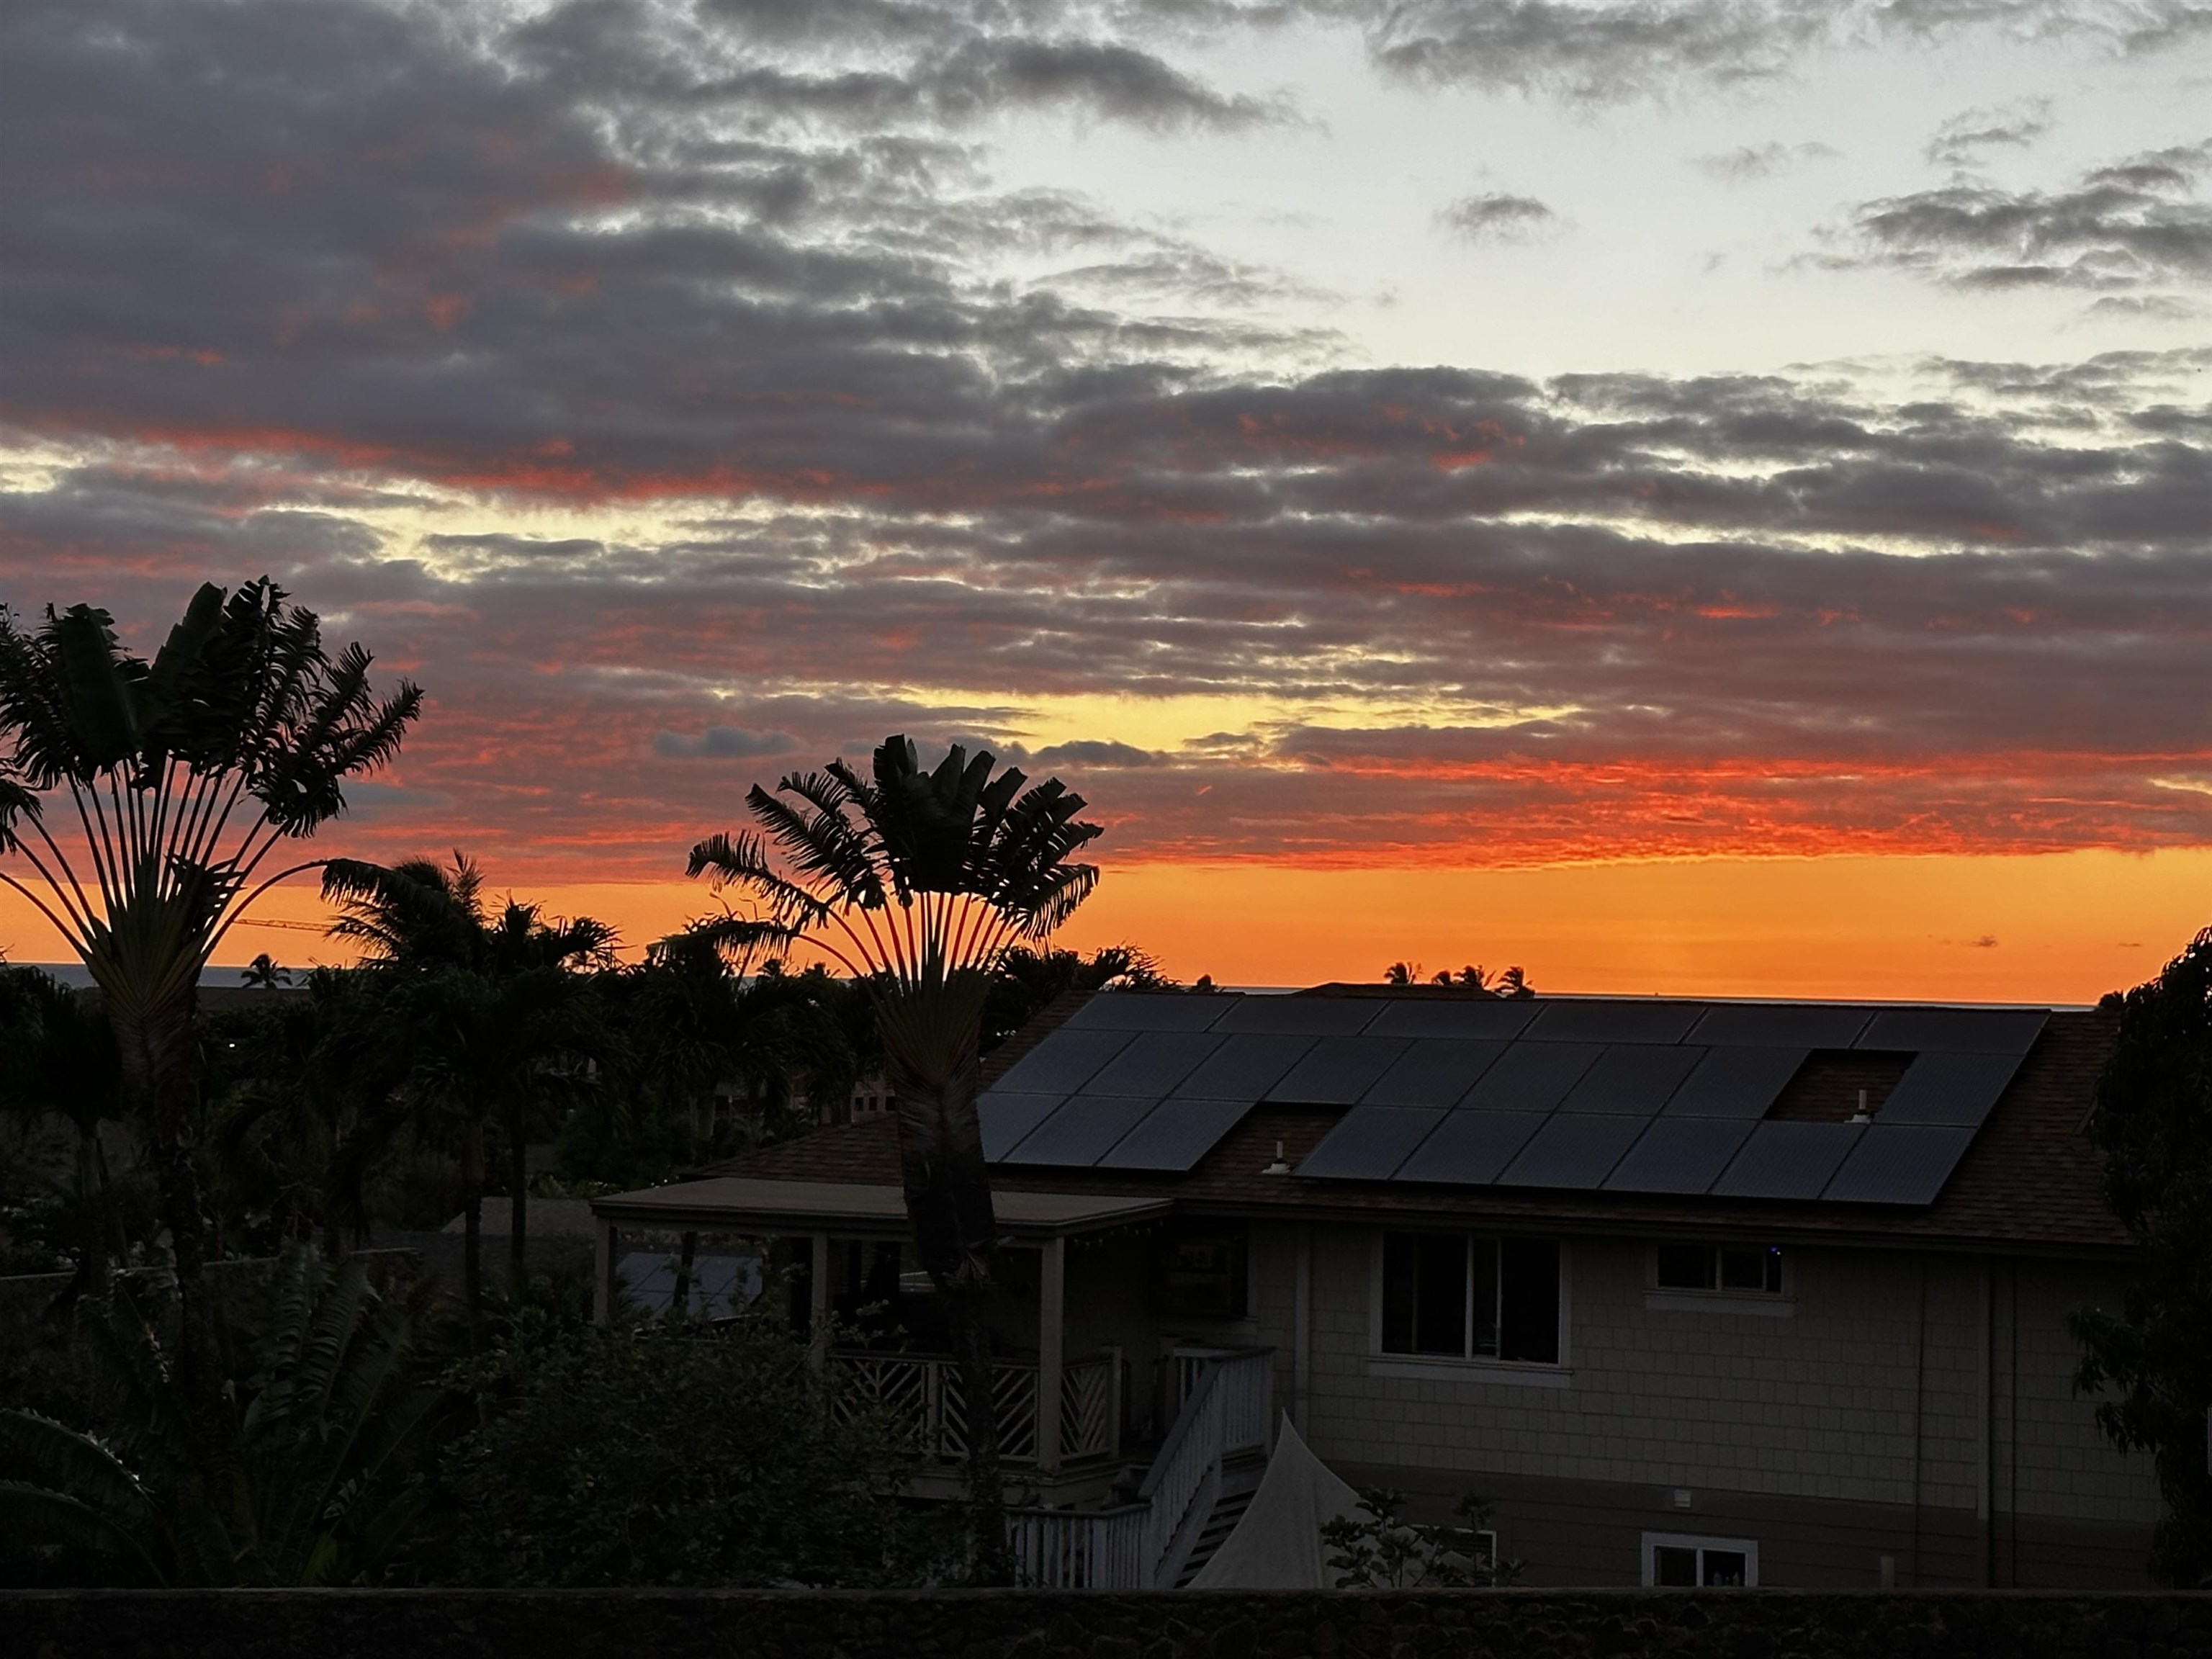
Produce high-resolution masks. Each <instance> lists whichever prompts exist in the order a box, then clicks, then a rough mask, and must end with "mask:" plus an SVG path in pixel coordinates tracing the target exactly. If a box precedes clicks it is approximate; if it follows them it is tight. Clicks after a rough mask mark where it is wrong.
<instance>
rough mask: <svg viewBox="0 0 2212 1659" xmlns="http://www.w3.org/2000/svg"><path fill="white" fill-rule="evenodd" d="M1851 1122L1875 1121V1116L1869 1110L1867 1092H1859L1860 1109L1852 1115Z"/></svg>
mask: <svg viewBox="0 0 2212 1659" xmlns="http://www.w3.org/2000/svg"><path fill="white" fill-rule="evenodd" d="M1851 1121H1852V1122H1854V1123H1871V1122H1873V1121H1874V1114H1873V1113H1871V1112H1869V1111H1868V1110H1867V1103H1866V1091H1865V1090H1863V1089H1862V1090H1860V1091H1859V1109H1858V1110H1857V1111H1856V1112H1853V1113H1852V1114H1851Z"/></svg>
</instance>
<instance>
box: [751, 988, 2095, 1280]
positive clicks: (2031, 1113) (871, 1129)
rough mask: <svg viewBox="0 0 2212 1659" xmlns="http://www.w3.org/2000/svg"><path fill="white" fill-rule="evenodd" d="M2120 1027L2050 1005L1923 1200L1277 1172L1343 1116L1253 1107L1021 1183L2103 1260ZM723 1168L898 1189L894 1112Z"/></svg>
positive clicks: (1318, 1213) (1372, 1215) (1571, 1225)
mask: <svg viewBox="0 0 2212 1659" xmlns="http://www.w3.org/2000/svg"><path fill="white" fill-rule="evenodd" d="M1327 988H1328V990H1329V991H1335V990H1337V987H1327ZM1355 988H1356V993H1357V994H1375V991H1374V989H1372V988H1370V987H1343V988H1342V992H1341V994H1355ZM1103 994H1109V995H1110V994H1112V993H1103ZM1079 1006H1082V1000H1081V999H1067V1000H1063V1002H1062V1003H1061V1004H1057V1005H1055V1006H1054V1007H1053V1008H1052V1009H1049V1010H1048V1011H1047V1012H1046V1014H1044V1015H1042V1016H1040V1018H1039V1019H1038V1020H1037V1021H1036V1022H1033V1024H1032V1026H1031V1027H1030V1028H1025V1030H1024V1032H1023V1033H1022V1035H1021V1038H1020V1039H1018V1040H1019V1041H1021V1042H1023V1046H1024V1051H1025V1050H1026V1049H1027V1048H1033V1047H1034V1046H1035V1044H1036V1042H1038V1041H1039V1040H1041V1038H1042V1036H1043V1035H1044V1033H1045V1032H1046V1031H1048V1030H1051V1029H1052V1028H1053V1027H1054V1026H1056V1025H1058V1024H1060V1023H1061V1022H1062V1021H1064V1020H1065V1019H1066V1018H1067V1017H1068V1015H1069V1014H1071V1013H1072V1012H1073V1011H1074V1009H1075V1008H1076V1007H1079ZM2115 1024H2116V1022H2115V1017H2114V1016H2112V1015H2111V1014H2108V1013H2105V1012H2098V1011H2071V1010H2069V1011H2059V1012H2053V1013H2051V1016H2050V1018H2049V1019H2048V1020H2047V1022H2046V1023H2045V1026H2044V1029H2043V1031H2042V1033H2041V1035H2040V1036H2039V1037H2038V1038H2037V1040H2036V1042H2035V1044H2034V1046H2033V1048H2031V1049H2030V1050H2029V1052H2028V1054H2027V1058H2026V1060H2025V1061H2024V1062H2023V1063H2022V1064H2021V1067H2020V1069H2019V1071H2018V1073H2017V1074H2016V1075H2015V1077H2014V1078H2013V1079H2012V1081H2011V1083H2010V1084H2009V1085H2008V1087H2007V1088H2006V1089H2005V1091H2004V1092H2003V1094H2002V1096H2001V1097H2000V1098H1999V1099H1998V1101H1997V1103H1996V1106H1995V1108H1994V1109H1992V1110H1991V1111H1990V1115H1989V1116H1988V1118H1987V1120H1986V1121H1984V1124H1983V1126H1982V1127H1981V1129H1980V1131H1979V1133H1977V1134H1976V1135H1975V1136H1974V1138H1973V1141H1972V1145H1971V1146H1969V1147H1968V1148H1967V1150H1966V1153H1965V1156H1964V1157H1963V1158H1961V1159H1960V1163H1959V1164H1958V1167H1957V1169H1956V1170H1955V1171H1954V1173H1953V1175H1952V1176H1951V1177H1950V1179H1949V1181H1948V1182H1947V1183H1946V1184H1945V1186H1944V1188H1943V1189H1942V1192H1941V1193H1940V1194H1938V1196H1937V1197H1936V1200H1935V1201H1934V1202H1933V1203H1932V1204H1929V1205H1928V1206H1925V1207H1924V1208H1916V1209H1897V1208H1892V1207H1889V1206H1865V1205H1851V1204H1837V1203H1828V1204H1822V1205H1819V1206H1814V1205H1808V1204H1803V1203H1793V1202H1788V1201H1778V1200H1750V1199H1723V1198H1717V1197H1714V1196H1711V1195H1707V1196H1704V1197H1699V1198H1695V1199H1688V1198H1673V1197H1665V1196H1660V1195H1656V1194H1627V1193H1611V1192H1592V1191H1577V1192H1545V1191H1538V1190H1532V1189H1528V1188H1484V1187H1436V1186H1426V1185H1419V1184H1414V1183H1410V1182H1350V1181H1334V1180H1332V1181H1322V1180H1310V1179H1305V1178H1302V1177H1299V1176H1291V1175H1278V1174H1269V1173H1267V1170H1269V1168H1270V1166H1273V1165H1275V1164H1277V1163H1278V1162H1279V1161H1280V1162H1287V1163H1288V1164H1291V1166H1292V1167H1293V1168H1295V1167H1296V1166H1297V1164H1299V1163H1300V1162H1301V1161H1302V1160H1303V1159H1304V1158H1305V1156H1306V1155H1307V1154H1308V1153H1309V1152H1311V1151H1312V1150H1313V1148H1314V1147H1315V1146H1317V1145H1318V1144H1319V1143H1320V1141H1321V1139H1322V1137H1323V1136H1324V1135H1325V1134H1327V1133H1328V1131H1329V1129H1330V1128H1331V1127H1334V1124H1335V1123H1336V1121H1338V1120H1339V1119H1340V1117H1342V1116H1343V1115H1344V1110H1345V1109H1342V1108H1328V1109H1310V1108H1304V1107H1291V1106H1272V1105H1261V1106H1259V1107H1255V1109H1252V1110H1251V1111H1250V1112H1249V1113H1248V1114H1246V1115H1245V1116H1244V1117H1243V1121H1241V1122H1240V1123H1238V1124H1237V1127H1235V1128H1233V1129H1231V1131H1230V1132H1229V1133H1227V1134H1226V1135H1225V1136H1224V1137H1223V1138H1222V1139H1221V1140H1220V1141H1219V1142H1218V1144H1217V1145H1215V1146H1214V1147H1213V1148H1212V1151H1211V1152H1208V1153H1207V1154H1206V1156H1205V1157H1204V1158H1201V1159H1200V1160H1199V1161H1198V1163H1197V1164H1195V1165H1194V1166H1193V1167H1192V1168H1191V1169H1190V1170H1188V1172H1187V1173H1183V1174H1181V1175H1162V1174H1147V1173H1140V1172H1133V1171H1121V1170H1103V1169H1083V1170H1047V1169H1042V1168H1035V1167H1029V1168H1024V1169H1023V1170H1021V1172H1020V1176H1019V1179H1020V1181H1021V1182H1022V1185H1023V1187H1024V1188H1025V1189H1029V1190H1031V1191H1033V1192H1037V1193H1042V1192H1064V1193H1083V1194H1096V1195H1099V1196H1124V1195H1126V1196H1136V1195H1146V1196H1152V1197H1159V1198H1168V1199H1171V1200H1173V1202H1174V1205H1175V1206H1176V1208H1177V1209H1178V1210H1182V1211H1186V1212H1198V1213H1206V1214H1242V1215H1246V1216H1250V1217H1255V1218H1260V1217H1273V1218H1282V1219H1285V1220H1289V1219H1316V1220H1318V1219H1344V1220H1358V1219H1367V1220H1373V1219H1376V1218H1384V1217H1391V1218H1405V1219H1407V1220H1408V1221H1413V1220H1416V1219H1427V1220H1436V1221H1453V1222H1458V1223H1481V1224H1484V1225H1497V1226H1498V1227H1500V1228H1502V1229H1505V1230H1509V1231H1510V1230H1516V1229H1518V1230H1529V1231H1534V1230H1536V1229H1540V1228H1541V1229H1547V1230H1552V1231H1558V1230H1560V1229H1562V1228H1567V1229H1571V1230H1573V1231H1580V1232H1593V1233H1607V1232H1610V1233H1620V1234H1644V1235H1648V1234H1650V1233H1651V1232H1653V1231H1668V1232H1674V1231H1700V1232H1711V1233H1714V1234H1717V1235H1723V1236H1756V1237H1762V1238H1767V1239H1789V1238H1799V1239H1805V1240H1808V1241H1809V1240H1814V1239H1829V1240H1833V1241H1837V1242H1843V1241H1853V1242H1858V1243H1869V1244H1878V1245H1885V1246H1892V1247H1904V1246H1911V1245H1924V1246H1940V1247H1942V1248H1948V1249H1990V1248H1996V1249H2004V1250H2008V1251H2020V1252H2045V1251H2057V1252H2063V1253H2068V1254H2104V1253H2108V1252H2112V1251H2116V1250H2119V1249H2124V1248H2126V1247H2127V1244H2128V1238H2127V1235H2126V1232H2125V1231H2124V1229H2123V1228H2122V1227H2121V1226H2120V1225H2119V1224H2118V1221H2117V1220H2115V1219H2114V1218H2113V1217H2112V1215H2111V1213H2110V1212H2108V1211H2107V1210H2106V1207H2105V1205H2104V1202H2103V1200H2102V1196H2101V1192H2100V1185H2101V1170H2100V1164H2099V1160H2098V1158H2097V1155H2096V1152H2095V1149H2094V1148H2093V1146H2091V1144H2090V1142H2089V1140H2088V1139H2087V1135H2086V1133H2084V1132H2083V1129H2084V1123H2085V1121H2086V1119H2087V1115H2088V1111H2089V1107H2090V1104H2091V1103H2092V1101H2093V1097H2094V1091H2095V1088H2096V1081H2097V1078H2098V1075H2099V1073H2100V1072H2101V1070H2102V1069H2103V1066H2104V1063H2105V1060H2106V1055H2107V1054H2109V1053H2110V1052H2111V1048H2112V1040H2113V1033H2114V1030H2115ZM1009 1046H1010V1047H1011V1046H1012V1045H1009ZM1014 1057H1018V1056H1010V1057H1007V1058H1006V1059H1002V1058H1001V1055H1000V1054H994V1055H992V1056H991V1060H992V1062H995V1063H994V1064H992V1065H988V1066H987V1074H988V1077H989V1078H995V1077H996V1076H998V1075H1002V1074H1003V1073H1004V1071H1005V1070H1006V1067H1007V1066H1008V1065H1009V1064H1011V1060H1012V1058H1014ZM987 1080H988V1079H987ZM1278 1146H1280V1148H1281V1152H1280V1157H1278V1152H1277V1148H1278ZM716 1168H717V1170H718V1172H720V1173H726V1174H728V1175H732V1176H745V1177H748V1178H750V1179H753V1180H757V1181H761V1182H837V1181H840V1180H843V1181H858V1182H887V1183H896V1181H897V1179H898V1168H899V1164H898V1144H897V1130H896V1123H895V1121H893V1120H892V1119H890V1118H889V1117H884V1118H878V1119H872V1120H867V1121H860V1122H855V1123H851V1124H845V1125H840V1126H837V1127H831V1128H826V1129H823V1130H819V1131H817V1132H816V1133H811V1134H809V1135H806V1136H804V1137H802V1138H800V1139H797V1140H793V1141H787V1142H785V1143H784V1144H782V1145H781V1146H772V1147H768V1148H765V1149H763V1150H762V1151H759V1152H752V1153H749V1154H747V1155H745V1156H744V1157H742V1158H735V1159H732V1160H730V1161H729V1162H728V1163H726V1164H721V1165H718V1166H716ZM1001 1196H1002V1198H1003V1197H1004V1196H1005V1195H1003V1194H1002V1195H1001Z"/></svg>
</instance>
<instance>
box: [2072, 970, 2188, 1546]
mask: <svg viewBox="0 0 2212 1659" xmlns="http://www.w3.org/2000/svg"><path fill="white" fill-rule="evenodd" d="M2105 1006H2106V1007H2107V1008H2110V1009H2112V1010H2113V1011H2115V1012H2117V1013H2118V1016H2119V1030H2118V1038H2117V1041H2116V1043H2115V1046H2114V1048H2113V1050H2112V1059H2111V1060H2110V1061H2109V1062H2108V1063H2107V1064H2106V1068H2105V1073H2104V1075H2103V1077H2102V1078H2101V1079H2100V1080H2099V1083H2098V1085H2097V1105H2096V1110H2095V1113H2094V1114H2093V1116H2092V1117H2091V1119H2090V1132H2091V1133H2092V1135H2093V1137H2094V1139H2095V1140H2096V1143H2097V1146H2098V1147H2099V1149H2100V1151H2101V1152H2103V1154H2104V1158H2105V1194H2106V1201H2107V1202H2108V1203H2109V1204H2110V1205H2111V1206H2112V1212H2113V1213H2114V1214H2115V1215H2117V1216H2118V1218H2120V1220H2121V1221H2122V1222H2123V1223H2124V1224H2125V1225H2126V1227H2127V1229H2128V1231H2129V1232H2130V1235H2132V1236H2133V1237H2134V1239H2135V1241H2136V1243H2137V1244H2138V1245H2139V1246H2140V1247H2141V1255H2140V1259H2139V1261H2138V1264H2137V1268H2136V1273H2135V1274H2134V1276H2133V1278H2132V1279H2131V1280H2130V1284H2129V1285H2128V1288H2127V1290H2126V1292H2125V1294H2124V1297H2123V1298H2122V1301H2121V1304H2120V1306H2119V1307H2118V1308H2117V1309H2109V1308H2097V1309H2091V1310H2086V1311H2084V1312H2082V1313H2081V1314H2079V1315H2077V1316H2075V1321H2074V1328H2075V1335H2076V1336H2077V1337H2078V1338H2079V1339H2080V1340H2081V1345H2082V1351H2083V1358H2082V1361H2081V1370H2080V1373H2079V1376H2078V1378H2077V1382H2078V1384H2079V1386H2080V1387H2081V1388H2082V1389H2085V1390H2090V1391H2093V1392H2096V1393H2098V1394H2100V1395H2102V1396H2103V1397H2102V1399H2101V1400H2100V1403H2099V1405H2098V1407H2097V1419H2098V1421H2099V1423H2100V1425H2102V1426H2103V1428H2104V1430H2105V1431H2106V1434H2107V1435H2108V1436H2109V1437H2111V1438H2112V1441H2113V1442H2114V1443H2116V1444H2118V1445H2119V1446H2121V1447H2123V1448H2125V1449H2130V1450H2136V1451H2146V1452H2148V1453H2150V1454H2151V1455H2152V1456H2153V1457H2154V1459H2155V1461H2156V1463H2157V1466H2158V1476H2159V1484H2160V1487H2161V1489H2162V1490H2163V1492H2164V1493H2165V1497H2166V1517H2165V1519H2164V1520H2163V1522H2161V1523H2160V1527H2159V1530H2158V1541H2157V1545H2156V1558H2155V1559H2156V1566H2157V1570H2158V1571H2159V1572H2160V1574H2161V1575H2162V1576H2163V1577H2166V1579H2167V1580H2168V1581H2169V1582H2171V1583H2178V1584H2185V1585H2187V1584H2200V1583H2212V1473H2208V1470H2207V1467H2206V1465H2207V1461H2208V1458H2212V1426H2208V1422H2207V1417H2208V1413H2212V929H2208V930H2207V931H2206V932H2204V933H2199V934H2198V935H2197V938H2196V939H2195V940H2194V941H2193V942H2191V945H2190V946H2189V948H2188V949H2187V950H2185V951H2183V952H2182V953H2181V954H2180V955H2179V956H2178V957H2175V958H2174V959H2173V960H2172V962H2170V963H2166V968H2165V969H2164V970H2163V971H2162V972H2161V973H2160V975H2159V976H2158V977H2157V978H2156V979H2154V980H2152V981H2149V982H2148V983H2147V984H2142V985H2138V986H2136V987H2135V989H2133V990H2131V991H2130V992H2128V993H2127V994H2125V995H2124V996H2121V995H2114V996H2111V997H2108V998H2106V1001H2105Z"/></svg>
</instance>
